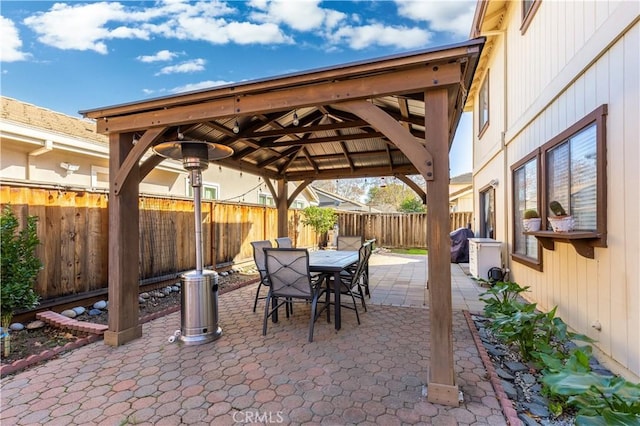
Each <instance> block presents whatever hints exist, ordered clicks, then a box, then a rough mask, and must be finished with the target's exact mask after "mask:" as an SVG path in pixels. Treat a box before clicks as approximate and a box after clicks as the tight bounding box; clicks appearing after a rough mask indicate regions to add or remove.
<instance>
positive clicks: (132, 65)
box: [0, 0, 476, 175]
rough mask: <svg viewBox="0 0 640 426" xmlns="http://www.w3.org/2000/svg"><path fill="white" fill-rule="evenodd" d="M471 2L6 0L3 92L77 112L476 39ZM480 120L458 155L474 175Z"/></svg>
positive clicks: (463, 133)
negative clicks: (474, 141)
mask: <svg viewBox="0 0 640 426" xmlns="http://www.w3.org/2000/svg"><path fill="white" fill-rule="evenodd" d="M475 4H476V2H475V0H472V1H462V0H460V1H456V0H454V1H447V0H444V1H429V0H416V1H399V0H398V1H314V0H283V1H271V0H254V1H248V2H239V1H227V2H223V1H206V2H205V1H203V2H193V1H182V0H164V1H114V2H84V1H83V2H80V1H70V2H66V3H63V2H58V3H56V2H49V1H6V0H4V1H2V3H1V5H0V8H1V9H0V40H2V42H1V43H0V66H1V78H2V80H1V86H0V91H1V93H2V95H3V96H8V97H12V98H15V99H18V100H21V101H24V102H29V103H32V104H35V105H38V106H42V107H45V108H49V109H51V110H54V111H59V112H63V113H65V114H69V115H71V116H78V113H77V112H78V111H80V110H84V109H92V108H97V107H101V106H110V105H116V104H120V103H126V102H134V101H139V100H144V99H150V98H154V97H159V96H167V95H171V94H174V93H179V92H184V91H190V90H196V89H202V88H206V87H212V86H216V85H220V84H229V83H233V82H240V81H248V80H255V79H262V78H269V77H272V76H276V75H281V74H287V73H291V72H298V71H304V70H309V69H314V68H320V67H327V66H333V65H337V64H342V63H347V62H352V61H360V60H367V59H372V58H378V57H381V56H387V55H392V54H397V53H403V52H409V51H412V50H419V49H425V48H429V47H433V46H441V45H446V44H451V43H456V42H459V41H463V40H467V39H468V36H469V32H470V28H471V20H472V19H473V13H474V10H475ZM470 122H471V119H470V117H467V116H465V117H463V120H462V122H461V125H460V127H459V128H458V132H457V135H456V141H455V142H454V147H453V148H452V151H451V169H452V170H451V171H452V175H457V174H460V173H464V172H468V171H471V123H470Z"/></svg>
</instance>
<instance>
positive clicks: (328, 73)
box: [80, 38, 484, 405]
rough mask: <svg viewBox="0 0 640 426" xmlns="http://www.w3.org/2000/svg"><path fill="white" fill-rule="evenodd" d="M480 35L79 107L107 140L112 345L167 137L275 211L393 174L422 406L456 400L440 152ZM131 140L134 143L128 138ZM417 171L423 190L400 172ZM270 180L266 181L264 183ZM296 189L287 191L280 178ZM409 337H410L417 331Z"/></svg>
mask: <svg viewBox="0 0 640 426" xmlns="http://www.w3.org/2000/svg"><path fill="white" fill-rule="evenodd" d="M483 45H484V39H483V38H479V39H473V40H469V41H466V42H463V43H459V44H455V45H449V46H444V47H438V48H433V49H428V50H421V51H416V52H410V53H406V54H402V55H395V56H390V57H384V58H380V59H376V60H371V61H364V62H357V63H348V64H343V65H338V66H333V67H329V68H324V69H316V70H311V71H306V72H301V73H295V74H290V75H284V76H278V77H273V78H268V79H264V80H256V81H249V82H243V83H238V84H232V85H226V86H219V87H214V88H211V89H207V90H199V91H195V92H189V93H182V94H178V95H174V96H168V97H162V98H155V99H151V100H145V101H140V102H132V103H128V104H121V105H115V106H107V107H103V108H96V109H91V110H85V111H81V112H80V113H81V114H83V115H84V116H85V117H89V118H92V119H95V120H96V122H97V129H98V132H99V133H102V134H106V135H108V136H109V156H110V157H109V182H110V190H109V306H110V310H109V330H108V331H107V332H106V333H105V336H104V341H105V343H106V344H108V345H113V346H119V345H123V344H125V343H127V342H129V341H131V340H133V339H136V338H139V337H141V336H142V326H141V324H139V323H138V262H139V259H138V253H139V250H138V249H139V211H138V196H139V183H140V182H141V181H142V180H143V179H144V178H145V176H146V175H147V174H148V173H149V172H150V171H151V170H153V168H154V167H156V166H157V165H158V164H160V162H161V161H163V160H164V159H165V158H164V157H161V156H159V155H153V156H151V157H148V158H147V159H146V160H144V161H141V160H142V158H143V155H144V154H146V153H147V152H148V151H149V150H150V149H151V148H152V147H154V146H155V145H158V144H160V143H163V142H167V141H171V140H176V139H178V136H179V134H180V136H181V137H184V138H185V139H188V140H197V141H207V142H213V143H216V144H221V145H225V146H228V147H231V148H232V149H233V152H234V154H233V155H232V156H230V157H227V158H224V159H221V160H219V161H218V162H217V163H218V164H220V165H222V166H225V167H229V168H233V169H237V170H242V171H246V172H249V173H253V174H256V175H259V176H262V177H263V178H264V181H265V183H266V184H267V185H268V187H269V190H270V191H271V194H272V195H273V198H274V200H275V201H276V205H277V209H278V235H279V236H286V234H287V209H288V207H289V205H290V203H291V202H292V200H294V199H295V197H296V196H297V195H298V193H299V191H302V190H303V189H304V188H305V187H306V186H307V185H309V184H310V183H311V182H313V181H314V180H317V179H341V178H358V177H375V176H395V177H396V178H397V179H399V180H401V181H403V182H405V183H406V184H407V185H408V186H409V187H411V188H412V189H413V190H414V191H415V192H416V193H418V195H419V196H420V197H421V198H422V200H423V202H425V203H426V204H427V205H428V209H427V215H428V216H427V217H428V224H429V225H428V232H427V234H428V235H427V244H428V247H429V268H428V283H429V292H430V306H429V315H430V321H431V368H430V374H429V383H428V399H429V401H431V402H436V403H441V404H447V405H458V387H457V385H456V380H455V371H454V362H453V361H454V360H453V336H452V301H451V270H450V239H449V192H448V189H449V149H450V146H451V143H452V141H453V137H454V133H455V130H456V127H457V125H458V122H459V120H460V116H461V114H462V111H463V107H464V104H465V100H466V98H467V94H468V90H469V88H470V86H471V82H472V79H473V74H474V72H475V69H476V66H477V64H478V60H479V57H480V53H481V51H482V47H483ZM134 140H135V141H136V142H135V143H134ZM415 174H420V175H422V176H423V177H424V178H425V180H426V190H425V188H422V187H420V186H419V185H416V184H415V183H414V182H413V181H412V180H411V179H409V178H408V176H409V175H415ZM272 180H273V181H275V182H276V185H273V184H272V183H271V181H272ZM289 181H296V182H300V184H299V185H298V187H297V190H296V193H293V194H288V193H287V185H286V183H287V182H289ZM417 331H418V332H419V330H417Z"/></svg>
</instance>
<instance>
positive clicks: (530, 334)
mask: <svg viewBox="0 0 640 426" xmlns="http://www.w3.org/2000/svg"><path fill="white" fill-rule="evenodd" d="M554 313H555V308H554ZM545 315H546V314H545V313H542V312H536V304H535V303H529V304H523V305H521V306H520V309H518V310H516V311H515V312H512V313H510V314H507V315H505V314H502V313H498V314H496V316H495V319H494V320H493V322H492V323H491V329H492V330H493V332H494V333H495V334H496V336H497V337H498V338H500V339H504V340H505V341H506V342H507V343H513V344H516V345H517V346H518V349H519V351H520V355H522V358H523V359H524V360H525V361H530V360H531V359H532V354H533V352H534V351H535V349H536V341H539V340H540V339H543V333H542V332H541V330H540V327H539V323H540V322H541V321H542V320H543V319H544V317H545Z"/></svg>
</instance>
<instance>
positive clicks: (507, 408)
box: [462, 310, 522, 426]
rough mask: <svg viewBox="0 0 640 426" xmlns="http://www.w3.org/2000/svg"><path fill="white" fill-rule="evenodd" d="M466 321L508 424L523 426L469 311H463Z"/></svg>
mask: <svg viewBox="0 0 640 426" xmlns="http://www.w3.org/2000/svg"><path fill="white" fill-rule="evenodd" d="M462 313H463V314H464V317H465V319H466V320H467V325H468V326H469V330H470V331H471V335H472V336H473V342H474V343H475V344H476V348H477V349H478V353H479V354H480V359H482V363H483V364H484V368H485V370H487V374H488V375H489V381H490V382H491V385H492V386H493V390H494V392H495V393H496V397H497V398H498V402H499V403H500V406H501V407H502V413H503V414H504V416H505V418H506V419H507V423H508V424H509V425H511V426H521V425H522V421H521V420H520V419H519V418H518V413H517V412H516V410H515V408H513V403H512V402H511V400H510V399H509V397H507V394H506V393H505V391H504V389H503V388H502V384H501V383H500V379H499V377H498V373H496V369H495V367H494V366H493V362H492V361H491V358H489V354H488V353H487V350H486V349H485V347H484V345H483V344H482V341H481V340H480V335H479V334H478V329H477V328H476V325H475V323H474V322H473V320H472V319H471V313H470V312H469V311H467V310H463V311H462Z"/></svg>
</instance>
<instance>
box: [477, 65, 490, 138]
mask: <svg viewBox="0 0 640 426" xmlns="http://www.w3.org/2000/svg"><path fill="white" fill-rule="evenodd" d="M489 92H490V91H489V70H487V73H486V74H485V76H484V79H483V80H482V84H480V88H479V89H478V139H480V138H482V135H484V132H485V131H486V130H487V128H488V127H489V122H490V121H491V114H490V101H491V99H490V93H489ZM484 98H486V102H483V100H484ZM485 103H486V105H487V108H486V113H487V114H486V115H487V118H486V120H485V121H484V122H483V119H484V114H483V113H484V111H485V109H484V108H483V104H485Z"/></svg>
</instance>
